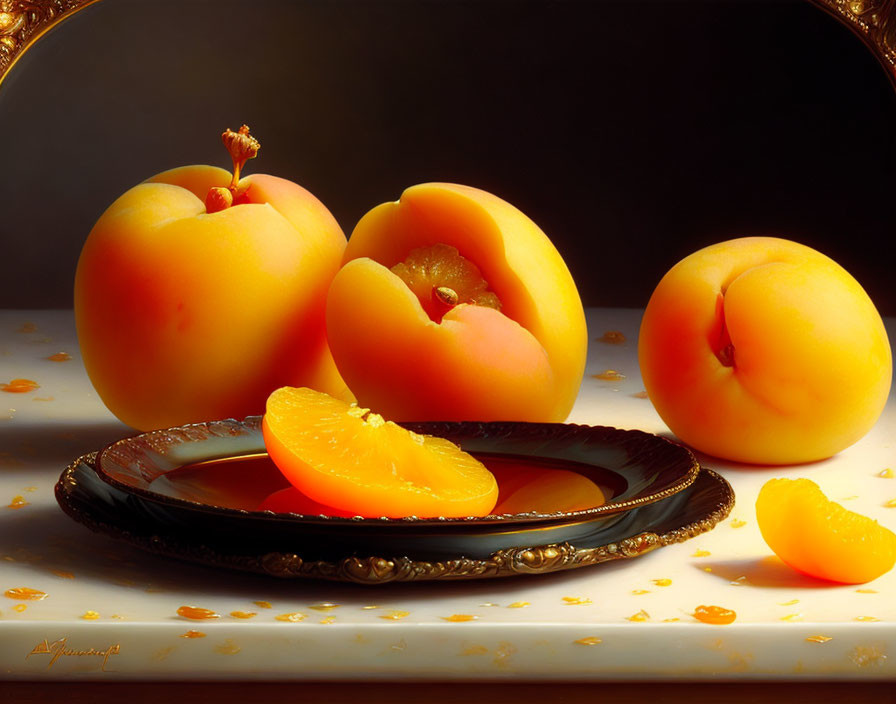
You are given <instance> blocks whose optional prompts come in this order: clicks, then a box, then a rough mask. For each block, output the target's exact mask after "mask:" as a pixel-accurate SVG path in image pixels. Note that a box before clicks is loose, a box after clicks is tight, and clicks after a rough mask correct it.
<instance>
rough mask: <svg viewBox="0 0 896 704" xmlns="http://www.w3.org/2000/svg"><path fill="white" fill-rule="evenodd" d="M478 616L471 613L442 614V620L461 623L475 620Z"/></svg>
mask: <svg viewBox="0 0 896 704" xmlns="http://www.w3.org/2000/svg"><path fill="white" fill-rule="evenodd" d="M477 618H479V617H478V616H474V615H473V614H451V615H450V616H442V620H443V621H450V622H451V623H463V622H464V621H475V620H476V619H477Z"/></svg>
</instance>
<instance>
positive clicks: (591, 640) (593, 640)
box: [573, 636, 603, 645]
mask: <svg viewBox="0 0 896 704" xmlns="http://www.w3.org/2000/svg"><path fill="white" fill-rule="evenodd" d="M573 643H576V644H577V645H599V644H600V643H603V641H602V640H601V639H600V638H598V637H597V636H588V637H587V638H579V639H578V640H574V641H573Z"/></svg>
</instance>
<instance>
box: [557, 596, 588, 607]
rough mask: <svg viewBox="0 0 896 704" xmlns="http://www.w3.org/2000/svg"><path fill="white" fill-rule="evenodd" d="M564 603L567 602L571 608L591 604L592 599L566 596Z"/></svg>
mask: <svg viewBox="0 0 896 704" xmlns="http://www.w3.org/2000/svg"><path fill="white" fill-rule="evenodd" d="M563 601H565V602H566V603H567V604H568V605H569V606H581V605H583V604H590V603H592V602H591V599H589V598H588V597H580V596H565V597H563Z"/></svg>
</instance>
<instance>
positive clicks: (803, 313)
mask: <svg viewBox="0 0 896 704" xmlns="http://www.w3.org/2000/svg"><path fill="white" fill-rule="evenodd" d="M638 357H639V363H640V367H641V374H642V377H643V380H644V386H645V388H646V390H647V393H648V395H649V397H650V400H651V402H652V403H653V405H654V407H655V408H656V410H657V412H658V413H659V415H660V417H661V418H662V419H663V421H665V423H666V425H668V426H669V428H670V429H671V430H672V432H673V433H675V434H676V435H677V436H678V437H679V438H680V439H681V440H683V441H684V442H685V443H687V444H689V445H691V446H692V447H694V448H696V449H698V450H700V451H702V452H706V453H708V454H711V455H715V456H717V457H722V458H725V459H729V460H735V461H739V462H750V463H758V464H792V463H798V462H809V461H814V460H819V459H823V458H826V457H830V456H831V455H833V454H835V453H837V452H839V451H841V450H843V449H844V448H846V447H848V446H850V445H851V444H853V443H854V442H856V441H857V440H859V439H860V438H861V437H862V436H863V435H865V433H867V432H868V430H869V429H870V428H871V427H872V426H873V425H874V423H875V422H876V421H877V419H878V417H879V416H880V414H881V412H882V410H883V408H884V404H885V403H886V400H887V396H888V393H889V389H890V382H891V378H892V353H891V350H890V344H889V340H888V339H887V333H886V330H885V329H884V325H883V321H882V320H881V317H880V315H879V314H878V312H877V309H876V308H875V306H874V304H873V302H872V301H871V299H870V298H869V297H868V295H867V294H866V293H865V291H864V290H863V289H862V287H861V286H860V285H859V283H858V282H857V281H856V280H855V279H854V278H853V277H852V276H851V275H850V274H849V273H848V272H846V271H845V270H844V269H843V268H842V267H841V266H840V265H838V264H837V263H836V262H834V261H833V260H832V259H830V258H829V257H826V256H825V255H823V254H821V253H820V252H817V251H815V250H813V249H811V248H809V247H806V246H804V245H801V244H798V243H796V242H791V241H788V240H783V239H778V238H772V237H748V238H742V239H736V240H730V241H727V242H721V243H719V244H715V245H712V246H710V247H706V248H704V249H701V250H699V251H697V252H695V253H693V254H691V255H690V256H688V257H686V258H685V259H683V260H682V261H680V262H679V263H678V264H676V265H675V266H674V267H673V268H672V269H671V270H670V271H669V272H668V273H667V274H666V275H665V276H664V277H663V279H662V280H661V281H660V283H659V285H658V286H657V287H656V290H655V291H654V293H653V295H652V297H651V298H650V301H649V303H648V305H647V309H646V310H645V313H644V317H643V319H642V323H641V331H640V337H639V341H638Z"/></svg>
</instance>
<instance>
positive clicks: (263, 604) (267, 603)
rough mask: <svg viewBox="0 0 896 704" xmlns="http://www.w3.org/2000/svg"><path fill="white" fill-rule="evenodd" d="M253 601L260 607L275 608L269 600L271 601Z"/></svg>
mask: <svg viewBox="0 0 896 704" xmlns="http://www.w3.org/2000/svg"><path fill="white" fill-rule="evenodd" d="M252 603H253V604H255V605H256V606H257V607H258V608H259V609H273V608H274V607H273V606H271V602H269V601H253V602H252Z"/></svg>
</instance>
